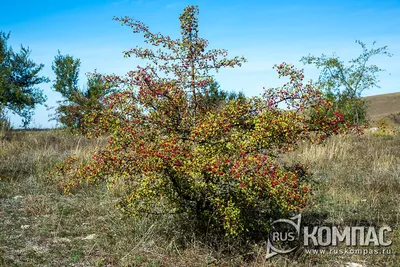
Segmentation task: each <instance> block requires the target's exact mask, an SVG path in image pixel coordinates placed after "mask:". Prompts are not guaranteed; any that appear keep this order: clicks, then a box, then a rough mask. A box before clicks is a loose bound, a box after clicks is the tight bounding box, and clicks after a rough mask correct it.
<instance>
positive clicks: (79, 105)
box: [52, 51, 111, 132]
mask: <svg viewBox="0 0 400 267" xmlns="http://www.w3.org/2000/svg"><path fill="white" fill-rule="evenodd" d="M80 64H81V62H80V59H78V58H77V59H75V58H73V57H72V56H70V55H61V54H60V51H59V52H58V55H57V56H56V57H55V58H54V62H53V64H52V69H53V71H54V73H55V75H56V80H55V81H54V84H53V89H54V90H55V91H57V92H59V93H61V95H62V97H63V98H64V99H63V100H62V101H60V102H59V106H58V107H57V110H56V119H57V120H58V121H59V122H61V123H62V124H63V125H65V126H67V127H69V128H70V129H72V130H78V131H80V132H84V131H85V124H84V116H85V114H87V113H90V112H99V111H100V110H101V109H102V108H104V106H103V103H102V99H103V98H104V96H106V95H107V94H109V93H110V92H111V90H110V89H109V88H107V87H105V84H104V82H103V80H102V77H101V75H99V74H98V73H96V72H94V73H92V74H90V75H88V76H87V79H88V80H87V85H86V88H84V89H82V90H81V89H80V88H79V85H78V81H79V70H80Z"/></svg>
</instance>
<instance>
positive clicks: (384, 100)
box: [365, 92, 400, 124]
mask: <svg viewBox="0 0 400 267" xmlns="http://www.w3.org/2000/svg"><path fill="white" fill-rule="evenodd" d="M365 99H367V100H368V102H369V107H368V116H369V117H370V118H371V120H372V121H377V120H379V119H382V118H384V119H388V120H390V121H393V122H396V123H398V124H400V92H398V93H392V94H383V95H374V96H368V97H365Z"/></svg>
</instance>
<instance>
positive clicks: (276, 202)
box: [58, 6, 346, 237]
mask: <svg viewBox="0 0 400 267" xmlns="http://www.w3.org/2000/svg"><path fill="white" fill-rule="evenodd" d="M197 14H198V8H197V7H194V6H188V7H186V8H185V10H184V11H183V13H182V15H181V16H180V20H181V29H182V31H181V33H182V39H178V40H172V39H171V38H170V37H166V36H164V35H162V34H160V33H158V34H153V33H151V32H150V31H149V30H148V28H147V26H145V25H144V24H142V23H141V22H138V21H134V20H132V19H129V18H117V19H116V20H117V21H120V22H121V23H122V24H124V25H128V26H130V27H131V28H132V29H133V32H134V33H142V34H143V36H144V37H145V41H146V42H147V43H148V44H150V45H153V46H162V48H160V49H158V50H156V51H153V50H150V49H148V48H146V49H143V48H134V49H132V50H130V51H127V52H125V55H126V56H131V55H136V56H137V57H139V58H142V59H145V60H147V61H149V63H148V65H147V66H145V67H139V66H138V67H137V69H136V70H133V71H131V72H128V73H127V74H126V75H125V76H116V75H109V76H105V77H104V80H105V81H107V83H108V84H110V86H117V87H118V88H120V89H121V91H120V92H118V93H116V94H113V95H112V96H110V97H107V98H106V99H105V103H106V105H107V107H108V108H107V109H105V110H103V111H101V112H98V113H96V114H92V115H91V116H88V117H87V118H86V120H87V122H88V123H92V125H93V127H92V128H91V131H90V132H89V133H88V137H97V136H99V135H107V136H108V145H107V147H105V148H104V149H102V150H100V151H98V152H97V153H95V154H94V155H93V159H92V161H91V162H86V163H82V164H79V163H77V162H79V161H77V160H76V159H75V158H71V159H68V160H67V161H66V162H65V163H64V164H62V165H60V166H59V167H58V171H59V173H60V174H61V175H64V176H65V179H66V182H65V183H64V184H63V188H64V190H65V193H72V192H73V191H74V188H76V187H79V186H80V185H81V184H83V183H91V184H98V183H100V182H103V181H104V182H107V183H108V184H109V185H110V186H112V185H113V184H115V183H117V182H124V183H125V184H127V185H129V190H128V191H127V193H126V194H125V195H123V196H121V199H120V200H119V201H118V202H117V203H116V205H115V206H116V207H118V208H119V209H120V210H121V211H123V212H124V213H126V214H128V215H133V216H142V215H144V214H149V213H152V214H154V213H159V214H163V213H186V214H188V215H189V216H191V217H192V218H194V219H195V221H196V222H198V225H199V227H203V228H201V229H204V230H207V231H208V232H214V233H223V234H225V235H228V236H231V237H245V236H249V235H253V236H254V235H255V234H257V233H260V232H265V231H267V230H268V225H269V223H270V222H271V220H273V219H274V218H276V217H277V216H280V215H282V214H283V213H287V212H291V211H301V210H302V209H304V208H305V207H307V205H309V204H310V194H311V190H312V189H311V186H310V184H309V178H310V174H309V173H308V171H307V168H306V167H305V166H302V165H301V164H295V165H293V166H286V165H283V164H282V163H280V162H281V161H280V157H281V156H282V155H283V154H284V153H287V152H289V151H292V150H294V149H296V147H297V146H298V144H299V143H301V142H303V141H304V140H309V141H311V142H321V141H323V140H324V139H325V138H327V137H328V136H330V135H333V134H336V133H339V132H341V131H344V130H345V127H346V126H345V123H344V119H343V115H342V114H340V113H338V112H334V113H333V114H334V115H330V114H331V112H330V111H331V109H332V103H331V102H330V101H329V100H327V99H326V98H325V96H324V95H323V94H321V92H319V91H318V89H316V88H315V87H314V86H313V84H312V83H310V82H309V83H304V84H303V80H304V75H303V71H302V70H297V69H296V68H294V67H293V66H290V65H288V64H286V63H282V64H280V65H277V66H275V68H276V70H277V72H278V75H279V76H280V77H286V78H288V82H287V83H286V84H284V85H283V86H282V87H280V88H272V89H266V90H265V93H264V95H262V96H260V97H253V98H243V97H242V98H239V99H236V100H231V101H227V102H226V103H224V104H223V105H219V106H218V107H213V108H210V107H208V106H207V105H204V104H203V103H204V101H202V99H204V97H205V96H204V94H203V92H204V88H206V87H207V86H209V84H210V83H212V82H213V79H212V78H211V76H210V75H209V74H208V72H209V70H212V69H215V70H218V69H219V68H221V67H226V66H230V67H234V66H238V65H239V66H240V64H241V63H242V62H244V58H238V57H235V58H233V59H227V58H226V56H227V52H226V51H225V50H206V48H207V46H208V42H207V41H206V40H204V39H202V38H199V37H198V21H197ZM166 51H169V53H167V52H166ZM221 56H222V58H221ZM161 74H163V75H161ZM282 105H284V108H282Z"/></svg>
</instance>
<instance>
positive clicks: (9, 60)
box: [0, 32, 49, 127]
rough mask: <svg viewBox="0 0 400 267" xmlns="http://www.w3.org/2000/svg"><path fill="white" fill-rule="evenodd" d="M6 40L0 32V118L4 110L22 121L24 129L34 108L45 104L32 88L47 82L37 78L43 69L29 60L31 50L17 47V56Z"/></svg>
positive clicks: (8, 36) (44, 79)
mask: <svg viewBox="0 0 400 267" xmlns="http://www.w3.org/2000/svg"><path fill="white" fill-rule="evenodd" d="M9 38H10V34H5V33H3V32H0V114H1V113H3V112H4V110H5V109H8V110H10V111H11V112H13V113H15V114H18V115H19V116H20V117H22V119H23V126H25V127H26V126H28V124H29V123H30V121H31V118H32V115H33V114H34V109H35V107H36V106H37V105H38V104H43V103H44V102H45V101H46V96H45V95H44V94H43V91H42V90H40V89H39V88H37V87H36V85H39V84H41V83H47V82H49V79H48V78H46V77H44V76H40V75H39V72H40V71H41V70H42V69H43V67H44V65H43V64H39V65H38V64H36V63H34V62H33V61H32V60H31V59H30V58H29V56H30V53H31V50H29V48H26V47H23V46H22V45H21V49H20V52H19V53H15V52H14V51H13V50H12V48H11V47H9V46H8V44H7V41H8V39H9Z"/></svg>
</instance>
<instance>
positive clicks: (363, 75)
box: [301, 41, 391, 125]
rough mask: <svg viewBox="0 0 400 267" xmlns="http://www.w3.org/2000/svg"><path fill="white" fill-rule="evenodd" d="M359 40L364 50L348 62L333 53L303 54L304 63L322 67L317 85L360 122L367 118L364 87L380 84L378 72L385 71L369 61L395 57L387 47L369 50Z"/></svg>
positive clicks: (346, 113)
mask: <svg viewBox="0 0 400 267" xmlns="http://www.w3.org/2000/svg"><path fill="white" fill-rule="evenodd" d="M356 43H357V44H359V45H360V46H361V48H362V53H361V54H360V55H359V56H358V57H357V58H355V59H351V60H350V61H349V62H348V63H349V64H348V65H345V63H344V62H343V61H341V60H340V58H339V57H338V56H337V55H335V54H333V55H332V56H326V55H324V54H322V55H321V56H320V57H316V56H312V55H309V56H307V57H303V58H302V59H301V62H303V63H304V64H312V65H315V66H316V67H317V68H318V69H321V73H320V76H319V79H318V82H317V84H318V85H319V86H320V87H321V88H322V89H323V90H324V91H325V92H326V93H327V95H328V96H329V98H330V99H332V100H333V101H334V103H335V107H336V108H339V109H340V110H342V111H343V112H344V115H345V117H346V119H349V120H351V121H353V123H355V124H357V125H358V124H360V123H363V122H365V121H366V119H367V118H366V116H367V113H366V112H367V110H366V108H367V107H366V105H367V103H366V102H365V100H364V99H362V98H361V95H362V93H363V92H364V90H367V89H371V88H373V87H379V86H378V82H379V80H378V79H377V74H378V73H379V72H381V71H384V70H383V69H381V68H379V67H378V66H377V65H374V64H372V65H368V64H367V63H368V61H369V60H370V58H371V57H373V56H376V55H387V56H391V54H390V53H389V52H388V49H387V46H383V47H380V48H371V49H367V47H366V45H365V44H364V43H363V42H361V41H356ZM373 45H375V42H374V43H373Z"/></svg>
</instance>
